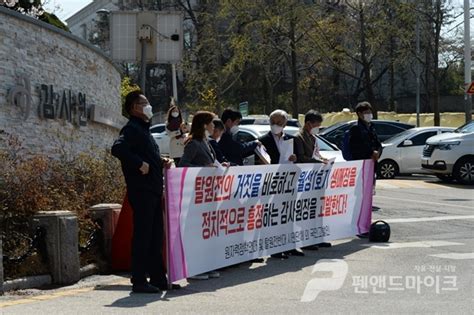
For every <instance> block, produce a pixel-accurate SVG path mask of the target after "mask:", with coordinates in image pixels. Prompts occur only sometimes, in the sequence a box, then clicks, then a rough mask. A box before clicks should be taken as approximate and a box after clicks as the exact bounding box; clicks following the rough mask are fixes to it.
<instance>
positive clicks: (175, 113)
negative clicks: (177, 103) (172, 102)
mask: <svg viewBox="0 0 474 315" xmlns="http://www.w3.org/2000/svg"><path fill="white" fill-rule="evenodd" d="M171 117H174V118H178V117H179V113H178V112H171Z"/></svg>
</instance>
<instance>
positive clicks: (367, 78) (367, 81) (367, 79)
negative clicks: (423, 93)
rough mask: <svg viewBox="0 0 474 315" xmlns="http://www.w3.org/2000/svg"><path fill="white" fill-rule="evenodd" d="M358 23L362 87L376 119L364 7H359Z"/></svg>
mask: <svg viewBox="0 0 474 315" xmlns="http://www.w3.org/2000/svg"><path fill="white" fill-rule="evenodd" d="M359 19H360V20H359V23H360V55H361V59H362V67H363V70H362V71H363V73H364V78H363V80H364V87H365V93H366V96H367V101H368V102H369V103H370V105H372V110H373V114H374V118H375V119H377V116H378V115H377V104H375V94H374V89H373V86H372V80H371V75H370V67H371V64H370V62H369V61H368V58H367V44H366V37H365V16H364V8H363V7H360V10H359Z"/></svg>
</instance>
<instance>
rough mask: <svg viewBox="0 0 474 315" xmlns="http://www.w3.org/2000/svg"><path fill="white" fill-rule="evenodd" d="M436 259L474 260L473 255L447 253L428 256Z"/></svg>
mask: <svg viewBox="0 0 474 315" xmlns="http://www.w3.org/2000/svg"><path fill="white" fill-rule="evenodd" d="M430 256H433V257H438V258H446V259H474V253H449V254H436V255H430Z"/></svg>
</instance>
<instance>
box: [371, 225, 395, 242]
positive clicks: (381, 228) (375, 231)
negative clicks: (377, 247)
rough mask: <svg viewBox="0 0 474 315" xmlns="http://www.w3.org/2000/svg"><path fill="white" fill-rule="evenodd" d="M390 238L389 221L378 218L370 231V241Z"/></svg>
mask: <svg viewBox="0 0 474 315" xmlns="http://www.w3.org/2000/svg"><path fill="white" fill-rule="evenodd" d="M389 239H390V225H388V223H387V222H385V221H382V220H378V221H375V222H374V223H372V225H371V226H370V231H369V241H370V242H388V240H389Z"/></svg>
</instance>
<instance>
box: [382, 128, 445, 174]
mask: <svg viewBox="0 0 474 315" xmlns="http://www.w3.org/2000/svg"><path fill="white" fill-rule="evenodd" d="M453 130H454V128H450V127H420V128H412V129H408V130H405V131H403V132H402V133H399V134H397V135H395V136H393V137H391V138H389V139H387V140H385V141H384V142H383V143H382V147H383V151H382V156H381V157H380V159H379V163H378V169H377V176H378V177H379V178H384V179H388V178H394V177H395V176H398V175H400V174H424V173H429V171H427V170H426V169H423V168H422V167H421V163H420V161H421V156H422V154H423V147H424V146H425V143H426V140H427V139H428V138H430V137H432V136H435V135H438V134H441V133H445V132H451V131H453Z"/></svg>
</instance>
